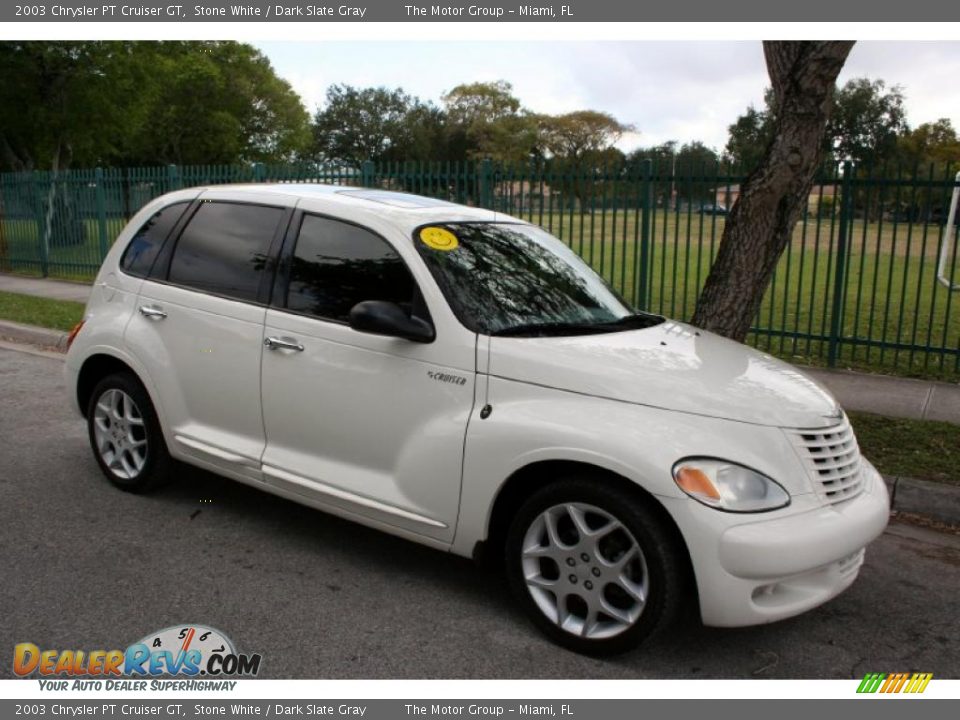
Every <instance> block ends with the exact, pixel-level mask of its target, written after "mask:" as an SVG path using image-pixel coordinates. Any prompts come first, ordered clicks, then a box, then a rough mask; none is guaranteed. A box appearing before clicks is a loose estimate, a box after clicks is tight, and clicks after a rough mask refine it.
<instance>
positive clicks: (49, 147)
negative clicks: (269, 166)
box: [0, 41, 309, 170]
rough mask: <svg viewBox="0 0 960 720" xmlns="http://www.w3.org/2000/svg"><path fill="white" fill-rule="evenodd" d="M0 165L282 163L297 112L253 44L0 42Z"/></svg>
mask: <svg viewBox="0 0 960 720" xmlns="http://www.w3.org/2000/svg"><path fill="white" fill-rule="evenodd" d="M0 77H3V78H4V81H3V83H0V163H2V167H3V168H5V169H11V170H26V169H33V168H38V169H47V168H49V169H54V170H59V169H63V168H66V167H68V166H70V165H82V166H92V165H99V164H158V163H167V162H176V163H181V164H186V163H215V162H223V163H229V162H252V161H264V162H267V161H284V160H290V159H293V158H295V157H296V156H298V155H299V154H300V153H301V152H302V151H303V150H305V149H306V147H307V144H308V141H309V125H308V121H309V117H308V116H307V113H306V111H305V110H304V108H303V105H302V103H301V102H300V98H299V97H298V96H297V95H296V93H294V92H293V90H292V89H291V88H290V86H289V84H287V83H286V82H285V81H283V80H281V79H280V78H278V77H277V76H276V74H275V73H274V71H273V68H272V67H271V66H270V63H269V61H268V60H267V59H266V58H265V57H264V56H263V55H262V54H261V53H260V52H259V51H257V50H256V49H255V48H253V47H252V46H250V45H243V44H240V43H234V42H164V43H154V42H101V41H93V42H10V43H0Z"/></svg>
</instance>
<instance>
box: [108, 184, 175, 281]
mask: <svg viewBox="0 0 960 720" xmlns="http://www.w3.org/2000/svg"><path fill="white" fill-rule="evenodd" d="M189 204H190V203H189V202H178V203H173V204H172V205H167V206H166V207H165V208H163V209H162V210H159V211H157V212H156V213H154V214H153V215H151V216H150V219H149V220H147V221H146V222H145V223H144V224H143V227H141V228H140V229H139V230H137V234H136V235H134V236H133V239H132V240H131V241H130V244H129V245H127V249H126V250H124V251H123V257H122V258H120V269H121V270H123V271H124V272H125V273H128V274H130V275H135V276H136V277H146V276H147V275H148V274H149V273H150V268H151V267H152V266H153V261H154V260H156V259H157V255H158V254H159V252H160V248H161V247H163V241H164V240H166V239H167V236H168V235H169V234H170V231H171V230H173V226H174V225H176V224H177V220H179V219H180V216H181V215H183V211H184V210H186V209H187V205H189Z"/></svg>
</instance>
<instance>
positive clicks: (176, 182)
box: [167, 164, 180, 192]
mask: <svg viewBox="0 0 960 720" xmlns="http://www.w3.org/2000/svg"><path fill="white" fill-rule="evenodd" d="M179 189H180V172H179V169H178V168H177V166H176V165H173V164H171V165H167V192H172V191H174V190H179Z"/></svg>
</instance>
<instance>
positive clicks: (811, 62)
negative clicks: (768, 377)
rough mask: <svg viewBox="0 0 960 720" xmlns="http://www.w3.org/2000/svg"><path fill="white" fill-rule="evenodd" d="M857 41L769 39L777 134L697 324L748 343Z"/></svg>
mask: <svg viewBox="0 0 960 720" xmlns="http://www.w3.org/2000/svg"><path fill="white" fill-rule="evenodd" d="M853 45H854V43H853V42H850V41H803V42H785V41H768V42H764V44H763V50H764V56H765V58H766V63H767V71H768V73H769V75H770V81H771V84H772V88H773V99H774V105H773V108H772V109H773V116H774V117H773V135H772V139H771V141H770V143H769V145H768V147H767V148H766V150H765V152H764V154H763V157H762V158H761V160H760V162H759V164H758V165H757V167H756V168H755V169H754V170H753V172H751V173H750V175H749V176H748V177H747V179H746V180H745V181H744V183H743V184H742V186H741V188H740V195H739V197H738V198H737V201H736V202H735V203H734V205H733V209H732V210H731V212H730V215H729V217H728V219H727V222H726V224H725V226H724V231H723V237H722V239H721V242H720V248H719V251H718V253H717V258H716V261H715V262H714V264H713V267H712V268H711V270H710V274H709V276H708V277H707V281H706V284H705V285H704V288H703V291H702V292H701V293H700V297H699V299H698V300H697V307H696V310H695V312H694V316H693V323H694V324H695V325H698V326H700V327H702V328H705V329H707V330H712V331H714V332H717V333H719V334H721V335H725V336H727V337H730V338H733V339H735V340H741V341H742V340H743V339H744V338H746V336H747V333H748V332H749V330H750V325H751V323H752V321H753V319H754V318H755V317H756V315H757V312H758V310H759V309H760V303H761V301H762V300H763V295H764V292H765V291H766V289H767V286H768V285H769V284H770V278H771V277H772V275H773V271H774V268H775V267H776V265H777V261H778V260H779V259H780V256H781V254H782V253H783V250H784V248H786V246H787V243H788V242H789V240H790V237H791V235H792V233H793V228H794V226H795V225H796V223H797V220H798V219H799V218H800V215H801V213H802V212H803V211H804V210H805V208H806V206H807V198H808V196H809V194H810V188H811V187H812V186H813V180H814V176H815V174H816V171H817V168H818V167H819V165H820V162H821V160H822V157H823V152H824V138H825V137H826V129H827V123H828V121H829V119H830V111H831V109H832V106H833V103H832V100H833V93H834V88H835V83H836V80H837V75H839V73H840V70H841V69H842V68H843V64H844V62H846V59H847V55H849V53H850V50H851V49H852V48H853Z"/></svg>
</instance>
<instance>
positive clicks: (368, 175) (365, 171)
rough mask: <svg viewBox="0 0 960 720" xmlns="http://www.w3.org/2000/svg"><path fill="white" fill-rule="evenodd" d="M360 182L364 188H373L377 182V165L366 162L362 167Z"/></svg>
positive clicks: (369, 161)
mask: <svg viewBox="0 0 960 720" xmlns="http://www.w3.org/2000/svg"><path fill="white" fill-rule="evenodd" d="M360 182H361V184H362V185H363V187H366V188H370V187H373V186H374V185H375V184H376V182H377V165H376V163H374V162H373V160H364V161H363V165H361V166H360Z"/></svg>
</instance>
